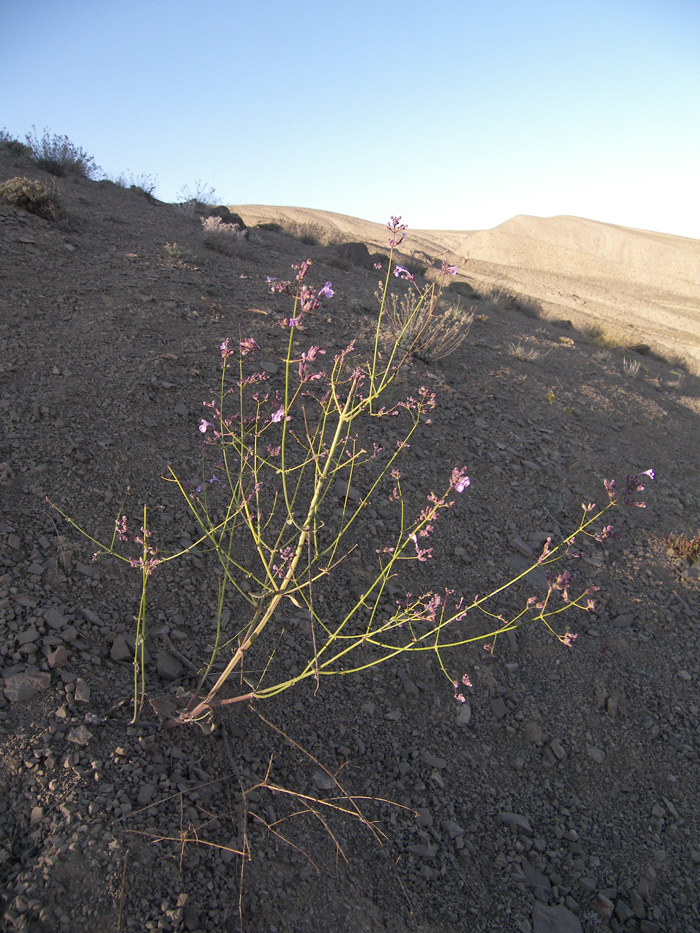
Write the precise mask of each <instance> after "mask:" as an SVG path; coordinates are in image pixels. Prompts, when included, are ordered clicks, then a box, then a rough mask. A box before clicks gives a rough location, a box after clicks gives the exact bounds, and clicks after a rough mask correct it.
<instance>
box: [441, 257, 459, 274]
mask: <svg viewBox="0 0 700 933" xmlns="http://www.w3.org/2000/svg"><path fill="white" fill-rule="evenodd" d="M440 275H457V266H448V264H447V260H446V259H443V261H442V265H441V266H440Z"/></svg>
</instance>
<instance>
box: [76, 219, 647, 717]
mask: <svg viewBox="0 0 700 933" xmlns="http://www.w3.org/2000/svg"><path fill="white" fill-rule="evenodd" d="M387 227H388V230H389V238H388V240H389V247H390V257H389V264H388V268H387V270H386V280H385V283H384V287H383V291H382V292H381V305H380V310H379V315H378V319H377V322H376V327H375V332H374V341H373V345H371V346H370V347H369V348H368V352H367V355H366V356H365V357H363V356H362V355H361V352H360V351H359V350H358V347H357V346H356V345H355V343H354V342H352V343H350V344H349V345H348V346H347V347H345V348H344V349H343V350H342V351H340V352H339V353H337V354H335V355H334V357H333V359H332V360H331V359H328V362H327V363H325V368H322V367H324V359H323V358H324V357H327V356H328V354H327V352H326V350H325V349H324V348H322V347H321V346H320V345H318V344H309V342H308V341H307V339H306V337H305V331H304V329H302V328H300V324H301V323H302V321H303V320H304V317H305V315H308V314H310V313H311V312H313V311H314V310H316V309H318V308H319V307H320V306H321V302H322V301H324V300H330V299H332V297H333V294H334V293H333V287H332V284H331V283H330V282H326V283H325V284H324V285H323V286H321V287H314V286H312V285H311V284H310V283H309V281H308V280H309V278H310V277H311V275H310V273H311V268H312V263H311V260H306V261H305V262H302V263H300V264H298V265H296V266H293V272H294V276H293V277H292V279H291V280H290V281H281V282H280V281H276V280H273V279H268V285H269V287H270V289H271V290H272V291H273V292H275V293H277V294H286V295H289V296H290V297H291V298H292V302H293V306H292V311H291V314H290V315H289V316H288V317H285V318H284V319H283V320H282V321H281V325H282V327H283V329H284V333H285V334H286V338H285V342H286V352H285V354H284V369H283V377H282V380H281V384H280V385H279V386H278V387H277V388H274V387H271V385H270V380H269V375H268V373H267V372H265V371H263V370H262V368H258V367H257V366H256V354H257V352H258V350H259V346H258V344H257V342H256V340H255V339H254V338H253V337H250V336H247V337H244V336H242V335H241V336H240V337H239V339H238V341H235V342H233V343H232V341H231V340H230V338H227V339H225V340H224V341H223V342H222V343H221V345H220V348H219V350H220V356H221V375H220V379H219V384H218V388H217V389H216V391H215V392H213V397H212V398H211V399H210V400H208V401H205V402H204V405H205V406H206V408H207V417H203V418H201V419H200V421H199V425H198V431H199V432H200V434H201V435H202V443H203V451H204V455H205V464H206V465H207V466H206V473H205V476H204V478H203V480H202V482H201V483H200V484H199V485H198V486H196V487H195V488H192V486H191V485H188V484H187V483H186V482H185V481H183V480H181V479H180V478H179V477H178V476H177V474H176V473H175V472H174V471H173V470H172V468H170V475H169V477H168V479H169V481H170V482H172V483H174V484H176V486H177V488H178V489H179V491H180V493H181V494H182V496H183V498H184V500H185V501H186V503H187V507H188V509H189V511H190V514H191V516H192V517H193V519H194V521H195V523H196V525H197V527H198V529H199V537H198V539H197V541H196V542H194V544H192V545H190V546H188V547H186V548H184V549H183V550H180V551H177V552H176V553H173V554H170V555H168V556H163V555H160V554H159V552H158V550H157V548H155V547H154V546H153V544H152V543H151V536H150V532H149V531H148V530H147V513H146V510H145V509H144V515H143V524H142V526H141V533H140V534H131V532H129V530H128V527H127V520H126V517H125V516H123V515H119V516H118V518H117V521H116V524H115V531H114V535H113V537H112V541H111V542H110V543H109V544H100V543H99V542H97V541H95V539H94V538H91V540H92V541H93V542H94V543H95V544H97V545H98V547H99V548H100V549H101V550H102V551H105V552H107V553H109V554H113V555H115V556H117V557H119V558H120V559H121V560H125V561H128V562H130V563H131V564H132V566H135V567H137V569H139V571H140V572H141V576H142V596H141V604H140V609H139V615H138V631H137V639H136V656H135V672H136V674H135V678H136V679H135V698H134V709H135V713H134V715H136V712H137V710H138V708H139V706H140V701H141V700H142V698H143V695H144V692H145V680H144V661H143V658H144V651H143V646H144V637H145V619H146V590H147V583H148V580H149V578H150V577H151V576H152V574H153V573H154V572H157V568H158V566H159V564H161V563H165V562H166V561H171V560H174V559H177V558H179V557H182V556H184V555H186V554H188V553H190V552H191V551H192V550H193V548H195V547H196V546H198V545H202V546H204V547H206V549H207V551H208V553H209V554H210V555H211V556H212V557H213V559H214V561H215V563H216V564H218V569H217V575H218V587H219V591H218V600H217V606H218V612H217V622H216V633H215V637H214V640H213V645H212V646H211V653H210V656H209V659H208V661H206V662H204V663H203V664H202V665H201V667H200V668H199V671H200V680H199V685H198V687H197V689H196V690H194V691H193V692H192V693H191V694H190V695H188V696H187V697H186V698H184V699H183V698H182V697H180V698H179V699H178V700H177V701H173V702H170V701H161V702H154V706H155V707H156V709H157V711H158V712H159V714H160V715H161V716H162V717H163V719H164V720H165V721H166V722H167V723H168V724H169V725H175V724H178V723H185V722H193V721H194V722H197V723H198V724H199V725H200V726H201V727H202V728H203V729H205V730H209V729H210V728H212V726H213V719H212V711H213V710H214V709H215V708H217V707H221V706H226V705H230V704H235V703H240V702H243V701H252V700H255V699H263V698H267V697H272V696H275V695H277V694H279V693H281V692H283V691H285V690H287V689H289V688H290V687H291V686H292V685H294V684H297V683H299V682H300V681H302V680H305V679H312V680H313V681H315V683H316V688H317V689H318V686H319V684H320V682H321V679H322V678H323V677H327V676H333V675H336V674H348V673H351V672H353V671H359V670H364V669H366V668H369V667H372V666H374V665H377V664H380V663H382V662H384V661H386V660H388V659H389V658H395V657H396V656H398V655H401V654H405V653H409V652H415V651H420V652H424V651H430V652H433V653H434V654H435V655H436V656H437V658H438V661H439V664H440V667H441V669H442V670H443V672H444V674H445V676H446V677H447V679H448V681H449V682H450V684H451V685H452V687H453V688H454V693H455V697H456V699H457V700H458V701H464V699H465V696H464V689H465V688H470V687H471V681H470V679H469V676H468V675H467V674H464V675H462V676H461V678H455V677H454V675H452V674H450V673H449V672H448V670H447V666H446V664H445V662H444V660H443V654H444V652H445V651H446V650H447V649H450V648H456V647H458V646H463V645H466V644H468V643H470V642H474V641H478V640H489V645H488V650H489V651H491V652H492V651H493V646H494V644H495V641H496V638H497V637H498V636H499V635H500V634H501V633H503V632H507V631H510V630H512V629H514V628H516V627H518V626H521V625H523V624H524V623H526V622H531V621H536V620H539V621H541V622H543V623H544V624H545V625H546V626H548V627H549V628H550V629H551V630H552V631H553V632H554V634H555V635H557V637H558V638H559V639H560V640H561V641H562V643H563V644H565V645H568V646H571V645H572V644H573V643H574V640H575V638H576V636H575V634H572V633H571V632H569V631H568V630H567V631H566V632H565V633H564V634H561V635H559V634H557V632H556V630H555V624H556V623H557V622H558V617H559V616H560V615H561V614H562V613H563V612H565V611H567V610H570V609H572V608H578V609H582V610H589V609H591V608H592V605H593V603H592V600H591V599H590V597H591V596H592V594H593V592H594V590H595V589H596V588H595V587H588V588H584V589H583V590H582V591H581V592H580V593H579V594H578V595H576V594H575V593H574V586H575V578H574V575H573V574H572V573H571V572H570V571H569V570H564V571H562V572H558V571H556V570H552V569H549V568H550V566H551V565H552V564H554V563H555V562H557V561H558V560H560V558H561V557H563V556H564V555H566V554H569V555H574V554H575V551H574V546H575V538H576V535H586V536H590V537H592V538H593V537H595V538H596V539H597V540H599V541H602V540H605V539H607V538H610V537H612V536H614V534H615V532H614V530H613V528H612V526H610V525H606V526H604V527H603V528H602V530H601V531H599V532H598V533H597V534H595V533H594V532H593V531H592V530H591V529H592V527H593V525H594V523H597V522H599V521H600V519H601V518H602V516H603V515H604V514H605V513H606V512H607V511H608V510H609V509H611V508H613V507H615V506H617V505H618V503H619V502H622V503H624V504H633V505H641V504H642V503H639V502H637V501H635V497H636V495H637V493H639V492H641V491H643V489H644V477H645V476H647V477H650V478H653V472H652V471H647V473H646V474H639V475H638V476H628V477H627V483H626V486H625V490H624V492H623V493H622V496H621V497H618V494H617V490H616V487H615V483H614V481H611V482H609V483H608V482H606V489H607V492H608V497H609V498H608V503H607V504H606V505H605V506H604V507H603V508H601V509H599V510H596V508H595V506H593V505H584V506H583V516H582V518H581V520H580V522H579V526H578V528H577V529H576V531H575V533H574V534H572V535H569V536H568V537H566V538H564V539H563V540H562V541H561V542H560V543H559V544H557V545H554V544H553V542H552V540H551V539H548V540H547V542H546V544H545V546H544V549H543V551H542V554H541V555H540V557H539V560H538V561H537V563H535V564H534V565H533V567H537V566H538V564H539V565H544V566H546V567H547V568H548V569H549V572H548V574H547V592H546V594H545V595H544V597H543V598H541V599H539V598H537V597H534V596H533V597H531V598H530V599H528V600H527V603H526V605H525V606H524V607H523V609H522V610H521V611H520V612H519V613H517V614H516V615H514V616H512V617H511V618H506V617H504V616H503V615H501V614H498V613H496V612H492V611H490V609H489V608H488V604H489V603H490V602H491V601H493V600H494V599H495V598H496V597H497V596H498V595H499V594H501V593H503V592H504V591H505V590H507V589H508V588H509V587H511V586H513V585H514V584H515V583H517V582H518V581H521V580H523V579H524V578H525V577H526V575H527V574H528V573H529V572H530V571H531V570H532V569H533V567H529V568H528V569H527V570H525V571H524V572H523V573H521V574H519V575H518V576H516V577H515V578H513V579H511V580H509V581H508V582H506V583H504V584H503V585H502V586H499V587H498V588H496V589H494V590H493V591H491V592H490V593H488V594H486V595H483V596H475V597H474V598H473V599H471V600H469V599H467V598H465V597H464V596H461V597H458V596H456V595H455V591H454V590H453V589H445V590H443V591H442V592H438V591H436V590H433V589H431V590H429V591H427V592H425V593H422V594H420V595H418V596H415V595H412V594H411V593H405V594H404V595H403V596H402V597H401V598H399V599H397V598H396V595H397V593H399V592H400V589H398V588H397V585H398V584H400V583H401V577H402V573H401V572H402V570H403V569H404V568H405V565H406V562H409V564H410V563H411V562H417V563H418V564H427V563H428V562H429V561H430V560H431V559H432V558H433V547H431V546H429V539H430V537H431V535H432V534H433V532H434V530H435V525H436V523H437V522H438V521H439V520H440V517H441V514H442V513H443V512H444V511H445V510H447V509H450V508H451V507H452V505H453V504H454V501H455V496H456V495H462V494H465V493H467V490H468V488H469V486H470V479H469V476H468V475H467V469H466V467H464V466H459V465H458V466H454V467H453V468H452V469H451V471H450V472H449V474H448V475H447V476H446V477H445V481H444V484H443V487H442V491H441V492H439V493H435V492H433V491H431V492H430V493H429V494H428V495H427V496H426V498H425V501H424V505H423V507H422V509H420V510H419V511H418V514H416V515H414V516H411V515H409V508H408V505H407V502H406V499H405V496H404V491H403V489H402V475H401V471H400V469H399V460H400V458H401V455H402V453H403V451H404V450H405V448H406V447H407V446H408V444H409V442H410V440H411V438H412V436H413V434H414V433H415V432H416V430H417V429H418V427H419V426H420V425H421V424H428V423H430V415H431V412H432V410H433V408H434V407H435V404H436V398H435V393H434V392H433V391H432V390H431V389H430V388H429V387H428V386H421V387H420V389H419V391H418V392H417V393H416V397H413V396H408V397H407V398H405V399H403V400H401V401H399V402H397V403H396V404H394V405H391V406H388V405H386V404H383V402H384V398H385V396H386V390H387V389H388V388H389V386H391V385H392V384H393V383H394V382H395V380H396V379H397V376H398V374H399V372H400V370H401V368H402V366H403V364H404V363H405V361H406V359H407V357H408V355H409V353H410V348H409V349H408V350H407V349H406V347H405V340H404V337H405V334H406V333H412V332H413V331H412V327H413V323H414V322H413V320H412V319H411V318H409V319H407V320H406V322H405V328H404V331H403V332H400V333H397V334H394V337H393V342H392V343H391V345H390V347H389V349H388V351H387V350H386V348H380V333H381V331H382V323H383V318H384V315H385V313H386V307H387V295H388V289H389V283H390V278H391V277H392V276H394V275H396V274H397V272H398V274H399V276H401V277H406V276H405V274H404V273H405V272H406V270H405V269H404V268H403V267H401V266H395V265H394V262H393V257H394V250H395V248H396V247H397V246H398V245H399V244H400V243H401V242H402V241H403V239H404V237H405V235H406V226H405V224H402V223H401V219H400V218H398V217H392V218H391V221H390V223H389V224H388V225H387ZM455 271H456V270H455V268H454V267H453V266H449V265H447V263H443V267H442V270H441V280H440V282H439V284H438V287H437V288H436V287H435V286H429V287H428V288H426V289H425V290H424V291H422V292H419V298H418V300H417V301H416V302H415V305H414V312H413V313H414V315H415V316H420V315H424V313H425V309H426V307H427V308H428V310H429V309H430V308H431V307H434V303H435V302H436V301H437V299H438V298H439V294H440V288H441V285H442V282H443V281H444V279H445V276H447V275H453V274H454V273H455ZM413 287H415V286H413ZM421 320H423V319H422V318H421ZM428 323H429V316H428ZM424 326H427V323H426V324H425V325H424ZM417 339H419V338H417ZM399 416H401V418H403V419H404V424H405V427H404V429H403V431H402V440H400V441H399V442H398V443H397V444H396V446H395V448H394V449H392V450H383V449H382V448H381V446H379V445H378V444H377V443H376V441H374V440H373V437H372V431H371V425H373V424H374V423H375V422H376V420H377V419H384V418H396V417H399ZM401 418H400V420H401ZM368 429H370V430H368ZM210 463H211V464H212V472H211V475H210V476H209V475H208V473H209V464H210ZM214 470H215V471H216V472H214ZM358 487H359V488H358ZM382 495H384V496H385V497H386V499H388V502H390V503H394V504H395V506H394V509H395V512H396V519H395V522H394V527H393V528H392V530H391V538H390V540H389V541H388V542H386V543H382V544H381V545H380V546H377V544H378V542H374V541H373V542H372V546H371V548H370V552H369V556H367V555H365V560H364V564H365V566H368V565H369V564H373V565H374V570H373V572H372V573H371V575H370V578H369V579H368V580H367V582H366V585H364V586H362V587H361V588H360V590H361V591H360V592H359V594H356V595H353V596H352V597H348V596H347V594H343V598H339V597H338V593H337V591H334V590H333V589H332V579H333V578H334V575H335V572H336V571H337V570H338V568H340V567H341V566H342V565H343V564H344V563H345V561H346V560H348V559H349V558H350V556H351V555H353V552H354V551H355V550H356V549H357V548H358V547H360V546H361V544H362V541H363V537H362V532H361V524H362V516H363V514H364V513H366V511H367V508H368V505H369V503H370V502H371V501H373V500H374V499H376V498H378V497H379V496H382ZM59 511H60V509H59ZM61 514H62V515H64V517H66V518H67V516H65V514H64V513H63V512H61ZM68 521H71V520H70V519H68ZM71 523H72V522H71ZM72 524H74V523H72ZM75 527H77V526H75ZM79 530H80V529H79ZM83 533H85V532H83ZM88 537H89V536H88ZM366 538H367V536H366V533H365V534H364V541H365V543H366ZM121 541H125V542H127V543H131V544H133V543H135V544H137V545H138V546H139V547H140V549H141V554H140V557H139V558H133V557H126V556H124V555H122V554H120V553H119V548H118V542H121ZM228 603H231V604H233V605H234V606H235V615H236V616H238V618H237V620H236V621H235V622H232V621H231V616H232V613H231V612H229V611H226V612H225V611H224V610H225V607H226V606H227V604H228ZM473 611H478V612H479V613H481V614H483V615H485V616H486V617H488V618H489V619H491V620H492V621H493V623H494V624H493V626H492V630H491V631H490V632H489V633H488V634H483V633H481V634H479V633H475V632H473V631H472V632H471V633H470V632H468V631H466V630H465V625H464V620H465V619H466V617H467V615H468V614H469V613H470V612H473ZM288 613H293V614H296V615H297V617H299V616H302V617H303V619H304V624H305V632H306V635H307V638H306V657H305V659H304V661H303V662H302V663H301V665H300V666H299V667H297V668H296V669H294V670H291V669H289V668H287V669H286V670H284V671H280V670H279V669H278V667H277V666H276V664H275V663H273V661H274V658H275V653H276V647H277V644H278V643H279V640H280V638H281V630H282V627H283V625H284V624H285V617H286V614H288ZM275 632H277V635H276V636H275V637H272V636H271V633H275ZM224 654H227V657H226V658H224V663H223V664H222V663H221V659H222V656H223V655H224ZM234 673H235V674H236V675H237V677H236V683H235V686H234V683H233V676H232V675H234ZM224 688H226V690H224ZM224 694H226V695H224ZM152 702H153V701H152Z"/></svg>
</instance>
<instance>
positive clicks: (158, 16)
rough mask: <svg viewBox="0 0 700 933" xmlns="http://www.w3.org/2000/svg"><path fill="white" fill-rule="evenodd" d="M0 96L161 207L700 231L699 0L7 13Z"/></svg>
mask: <svg viewBox="0 0 700 933" xmlns="http://www.w3.org/2000/svg"><path fill="white" fill-rule="evenodd" d="M0 86H2V89H3V90H2V98H1V100H0V127H5V128H6V129H7V130H9V131H10V132H11V133H12V134H13V135H15V136H18V137H20V138H22V137H23V136H24V134H25V133H26V132H27V130H29V129H30V127H31V126H32V124H35V125H36V127H37V129H39V130H40V131H41V130H42V129H43V128H44V127H45V126H47V127H50V129H51V130H52V131H53V132H55V133H59V134H66V135H68V136H69V137H70V138H71V140H72V141H73V142H74V143H76V144H77V145H79V146H81V147H83V148H84V149H85V150H87V151H88V152H89V153H90V154H91V155H94V157H95V159H96V161H97V163H98V164H99V165H101V166H102V168H103V169H104V170H105V172H106V173H108V174H112V175H118V174H120V173H122V172H125V173H128V172H132V173H134V174H136V175H138V174H141V173H146V174H150V175H153V176H157V179H158V186H157V190H156V194H157V195H158V196H159V197H160V198H162V199H164V200H175V198H176V195H177V193H178V191H179V190H180V189H181V188H182V186H183V185H189V186H190V187H193V186H194V185H195V183H196V182H197V181H198V180H201V181H203V182H204V183H206V184H211V185H213V186H214V187H215V189H216V191H217V193H218V195H219V198H220V200H222V201H223V202H225V203H229V204H236V203H238V204H246V203H259V204H276V205H294V206H300V207H314V208H321V209H325V210H331V211H338V212H340V213H344V214H351V215H354V216H357V217H363V218H365V219H368V220H374V221H382V222H383V221H384V220H386V219H387V218H388V216H389V215H390V214H401V215H402V216H403V219H404V220H405V221H406V222H407V223H408V224H409V225H410V226H412V227H432V228H442V229H463V230H474V229H484V228H487V227H493V226H495V225H497V224H499V223H502V222H503V221H505V220H508V219H509V218H510V217H512V216H514V215H516V214H535V215H538V216H552V215H555V214H574V215H577V216H581V217H588V218H591V219H593V220H602V221H607V222H610V223H618V224H623V225H626V226H634V227H641V228H645V229H651V230H659V231H663V232H668V233H675V234H680V235H683V236H690V237H695V238H698V239H700V0H427V2H426V0H424V2H418V0H401V2H398V0H352V2H347V0H295V2H283V0H245V2H242V0H199V2H196V0H188V2H184V0H162V2H161V0H122V2H117V0H113V2H109V0H0Z"/></svg>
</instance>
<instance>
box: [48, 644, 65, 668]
mask: <svg viewBox="0 0 700 933" xmlns="http://www.w3.org/2000/svg"><path fill="white" fill-rule="evenodd" d="M46 660H47V661H48V664H49V667H50V668H51V669H52V670H53V669H54V668H57V667H58V668H61V667H65V666H66V664H67V663H68V652H67V651H66V649H65V647H64V645H59V646H58V648H56V649H55V650H54V651H51V652H50V653H49V654H48V655H47V656H46Z"/></svg>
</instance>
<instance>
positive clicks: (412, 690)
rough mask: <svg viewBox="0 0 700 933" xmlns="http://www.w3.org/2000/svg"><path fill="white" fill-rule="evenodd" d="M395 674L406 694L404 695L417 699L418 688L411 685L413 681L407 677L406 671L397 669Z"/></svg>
mask: <svg viewBox="0 0 700 933" xmlns="http://www.w3.org/2000/svg"><path fill="white" fill-rule="evenodd" d="M397 674H398V677H399V680H400V681H401V683H402V685H403V689H404V691H405V692H406V695H407V696H410V697H417V696H418V687H417V686H416V685H415V684H414V683H413V681H412V680H411V678H410V677H409V676H408V674H407V673H406V671H404V670H402V669H401V668H399V670H398V671H397Z"/></svg>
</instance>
